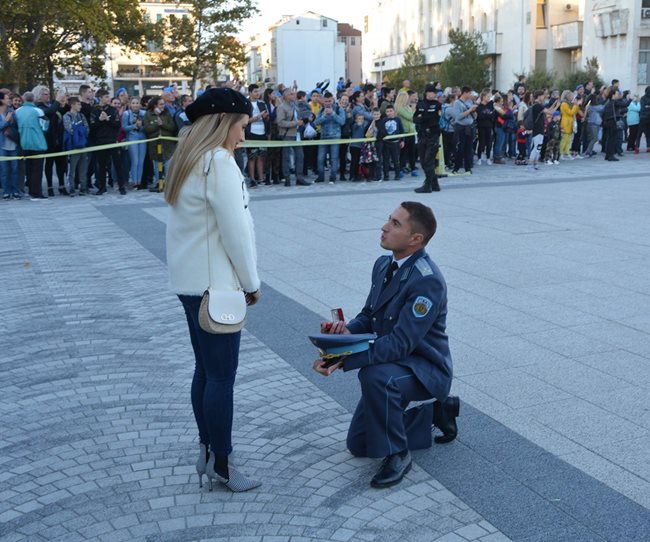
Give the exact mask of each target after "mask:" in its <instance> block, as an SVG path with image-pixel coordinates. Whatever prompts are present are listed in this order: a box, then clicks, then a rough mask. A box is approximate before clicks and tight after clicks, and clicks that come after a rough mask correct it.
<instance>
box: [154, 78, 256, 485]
mask: <svg viewBox="0 0 650 542" xmlns="http://www.w3.org/2000/svg"><path fill="white" fill-rule="evenodd" d="M251 113H252V107H251V103H250V102H249V101H248V99H247V98H245V97H244V96H243V95H242V94H241V93H239V92H236V91H234V90H232V89H229V88H211V89H209V90H206V91H205V92H204V93H203V94H202V95H201V96H200V97H199V98H198V99H197V100H196V101H195V102H194V103H192V104H191V105H190V106H188V107H187V109H186V114H187V118H188V119H189V120H190V122H191V123H192V124H191V125H189V126H188V127H187V128H186V129H185V130H184V131H183V133H182V134H181V139H180V142H179V144H178V148H177V150H176V153H175V154H174V159H173V160H172V162H171V166H170V168H169V178H168V180H167V183H166V186H165V200H166V201H167V203H168V204H169V205H170V210H169V220H168V222H167V264H168V267H169V273H170V281H171V286H172V288H173V290H174V292H175V293H176V294H177V295H178V297H179V299H180V301H181V303H182V304H183V308H184V309H185V315H186V318H187V324H188V327H189V332H190V339H191V342H192V348H193V349H194V357H195V360H196V365H195V369H194V378H193V380H192V409H193V410H194V417H195V419H196V424H197V426H198V432H199V441H200V453H199V459H198V461H197V464H196V470H197V472H198V474H199V483H201V482H202V478H203V474H207V476H208V480H209V481H210V486H211V485H212V480H217V481H218V482H220V483H222V484H224V485H225V486H226V487H227V488H228V489H230V490H231V491H235V492H238V491H247V490H249V489H253V488H255V487H258V486H259V485H260V484H261V483H260V482H258V481H255V480H250V479H249V478H247V477H246V476H244V475H243V474H241V473H240V472H238V471H237V470H235V469H234V468H233V467H232V466H231V465H229V464H228V456H229V455H230V453H231V452H232V438H231V437H232V420H233V387H234V383H235V375H236V373H237V364H238V359H239V341H240V337H241V332H240V331H237V332H234V333H224V334H212V333H207V332H206V331H204V330H203V329H202V328H201V326H200V325H199V307H200V305H201V296H202V294H203V292H204V291H205V290H206V289H207V288H208V286H210V287H211V288H213V289H216V290H226V291H227V290H236V289H238V286H241V288H242V289H243V290H244V292H246V301H247V304H248V305H254V304H255V303H257V301H258V299H259V297H260V291H259V288H260V279H259V277H258V275H257V268H256V254H255V234H254V230H253V220H252V217H251V214H250V211H249V209H248V200H249V196H248V191H247V188H246V183H245V181H244V177H243V175H242V173H241V171H240V169H239V167H238V166H237V163H236V162H235V158H234V153H235V149H236V147H237V146H238V145H239V144H240V143H241V142H242V141H244V139H245V138H244V130H245V129H246V126H247V125H248V119H249V118H250V116H251Z"/></svg>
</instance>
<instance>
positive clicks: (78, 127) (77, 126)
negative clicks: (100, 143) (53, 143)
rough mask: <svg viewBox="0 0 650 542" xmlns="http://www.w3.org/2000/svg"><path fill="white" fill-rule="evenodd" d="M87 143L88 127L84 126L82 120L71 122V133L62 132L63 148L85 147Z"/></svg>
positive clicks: (67, 149) (68, 149) (69, 149)
mask: <svg viewBox="0 0 650 542" xmlns="http://www.w3.org/2000/svg"><path fill="white" fill-rule="evenodd" d="M87 144H88V128H86V126H84V123H83V120H80V121H78V122H73V123H72V133H69V132H67V131H65V132H64V133H63V150H66V151H72V150H75V149H85V148H86V145H87Z"/></svg>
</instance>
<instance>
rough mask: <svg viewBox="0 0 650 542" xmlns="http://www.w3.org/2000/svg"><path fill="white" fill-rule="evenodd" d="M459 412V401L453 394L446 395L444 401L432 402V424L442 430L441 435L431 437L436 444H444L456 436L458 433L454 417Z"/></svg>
mask: <svg viewBox="0 0 650 542" xmlns="http://www.w3.org/2000/svg"><path fill="white" fill-rule="evenodd" d="M459 413H460V401H459V399H458V397H456V396H454V395H450V396H449V397H447V399H445V401H444V402H441V401H435V402H434V403H433V425H435V426H436V427H437V428H438V429H440V431H442V436H440V437H435V438H434V439H433V440H434V441H435V442H436V444H446V443H448V442H451V441H452V440H454V439H455V438H456V436H457V435H458V425H457V424H456V418H457V417H458V415H459Z"/></svg>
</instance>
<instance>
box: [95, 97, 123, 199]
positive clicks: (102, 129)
mask: <svg viewBox="0 0 650 542" xmlns="http://www.w3.org/2000/svg"><path fill="white" fill-rule="evenodd" d="M96 96H97V99H98V100H99V104H98V105H96V106H95V107H94V108H93V110H92V113H91V114H90V134H91V137H92V141H93V144H94V145H98V146H99V145H110V144H113V143H115V142H117V133H118V132H119V130H120V116H119V114H118V112H117V110H116V109H115V108H114V107H112V106H111V105H110V102H111V95H110V93H109V92H108V90H104V89H100V90H98V91H97V94H96ZM95 157H96V159H97V175H96V179H97V192H96V193H95V195H97V196H101V195H102V194H105V193H106V174H107V172H108V168H109V167H110V165H111V161H112V162H113V166H115V172H116V173H117V175H118V178H117V184H118V186H119V187H120V194H122V195H124V194H126V189H125V188H124V185H125V184H126V183H125V182H124V177H123V175H122V166H121V165H120V153H119V152H118V149H117V147H114V148H112V149H101V150H98V151H95Z"/></svg>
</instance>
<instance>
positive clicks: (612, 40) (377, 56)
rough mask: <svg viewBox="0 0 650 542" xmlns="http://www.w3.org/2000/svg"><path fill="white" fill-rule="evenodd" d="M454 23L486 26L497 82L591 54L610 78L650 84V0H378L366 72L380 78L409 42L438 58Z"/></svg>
mask: <svg viewBox="0 0 650 542" xmlns="http://www.w3.org/2000/svg"><path fill="white" fill-rule="evenodd" d="M455 28H458V29H461V30H463V31H477V32H480V33H481V35H482V37H483V40H484V42H485V43H486V62H487V63H488V64H489V66H490V72H491V78H492V82H493V85H494V86H495V87H496V88H500V89H505V88H510V87H511V85H512V83H513V81H514V80H515V78H516V74H520V73H523V72H530V71H531V70H532V69H533V68H535V67H536V66H537V67H544V68H547V69H549V70H555V71H556V72H557V73H558V74H559V75H562V74H565V73H567V72H569V71H572V70H575V69H578V68H581V67H583V65H584V63H585V61H586V59H587V58H591V57H594V56H595V57H596V58H597V59H598V62H599V64H600V68H601V75H602V77H603V79H605V80H606V81H609V80H611V79H613V78H616V79H620V81H621V87H622V88H629V89H631V90H634V91H637V92H639V91H641V90H642V89H644V88H645V86H646V85H648V84H650V80H649V79H648V74H649V73H650V71H649V70H648V64H649V63H650V0H600V1H599V0H521V1H516V0H411V1H408V2H404V1H403V0H381V1H380V2H378V5H377V7H376V9H373V11H372V12H370V13H369V14H368V16H367V18H366V25H365V28H364V32H365V33H364V37H363V40H364V60H365V61H364V73H365V74H366V76H367V77H369V79H370V80H372V81H377V82H378V81H380V80H381V77H382V75H383V72H384V71H387V70H393V69H396V68H399V67H400V65H401V64H402V59H403V55H404V51H405V50H406V48H407V47H408V46H409V44H411V43H415V44H416V45H417V46H418V47H420V50H421V51H422V53H423V54H424V55H425V59H426V63H427V64H430V65H436V64H439V63H441V62H442V61H443V60H444V59H445V57H446V56H447V54H448V53H449V49H450V44H449V30H451V29H455ZM443 84H444V81H443Z"/></svg>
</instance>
